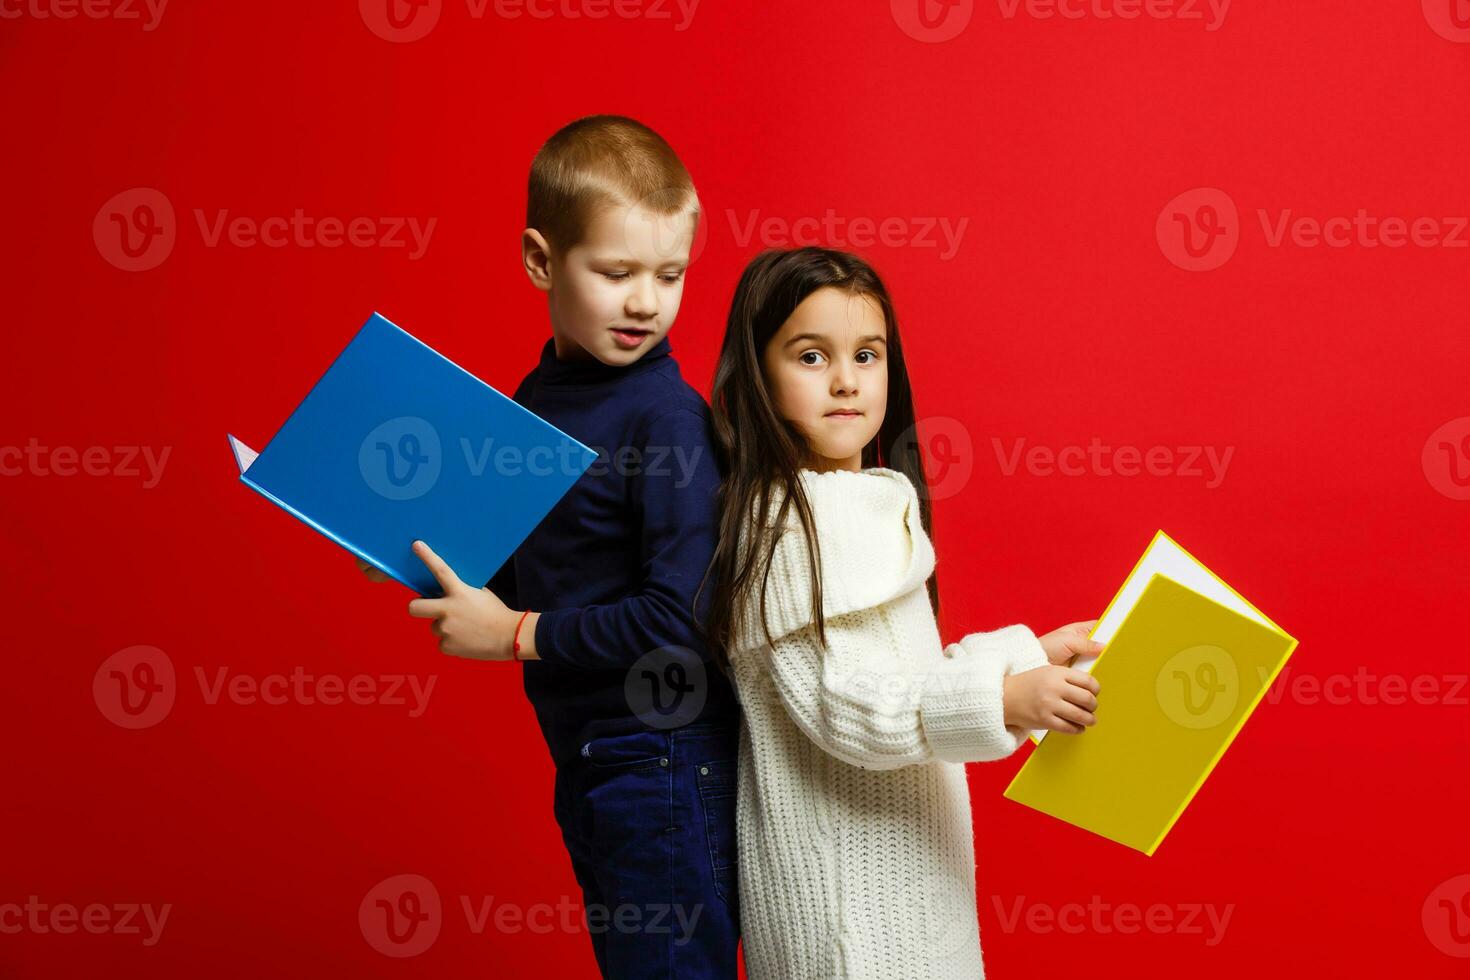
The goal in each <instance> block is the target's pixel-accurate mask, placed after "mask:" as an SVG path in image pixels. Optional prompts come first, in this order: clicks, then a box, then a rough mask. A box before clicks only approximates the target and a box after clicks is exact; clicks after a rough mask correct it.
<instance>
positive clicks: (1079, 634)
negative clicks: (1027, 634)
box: [1037, 619, 1103, 667]
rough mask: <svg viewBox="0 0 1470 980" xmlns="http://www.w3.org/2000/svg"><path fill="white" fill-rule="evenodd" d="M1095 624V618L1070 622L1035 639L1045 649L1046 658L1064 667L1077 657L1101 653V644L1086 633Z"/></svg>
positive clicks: (1089, 631) (1090, 630)
mask: <svg viewBox="0 0 1470 980" xmlns="http://www.w3.org/2000/svg"><path fill="white" fill-rule="evenodd" d="M1096 626H1097V620H1095V619H1093V620H1089V621H1088V622H1085V623H1071V624H1069V625H1067V626H1063V627H1062V628H1061V629H1054V630H1052V631H1051V632H1050V633H1048V634H1046V635H1045V636H1040V637H1037V639H1039V640H1040V641H1041V648H1042V649H1043V650H1045V651H1046V659H1047V660H1050V661H1051V662H1052V663H1053V664H1056V665H1057V666H1059V667H1065V666H1067V665H1069V664H1070V663H1071V662H1072V661H1073V660H1074V659H1076V658H1077V657H1095V656H1097V655H1098V654H1100V653H1102V651H1103V644H1101V643H1096V642H1094V641H1092V640H1089V639H1088V638H1087V634H1089V633H1091V632H1092V630H1093V628H1094V627H1096Z"/></svg>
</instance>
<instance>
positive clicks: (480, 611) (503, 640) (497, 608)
mask: <svg viewBox="0 0 1470 980" xmlns="http://www.w3.org/2000/svg"><path fill="white" fill-rule="evenodd" d="M413 553H414V554H416V555H418V556H419V559H420V560H421V561H423V563H424V564H425V565H426V566H428V569H429V571H430V572H431V573H432V574H433V576H434V578H435V579H436V580H437V581H438V583H439V585H440V587H441V588H443V590H444V597H443V598H441V599H425V598H422V597H420V598H418V599H414V600H413V601H412V602H410V603H409V604H408V614H409V615H410V616H415V617H418V618H420V619H432V620H433V621H434V622H433V623H431V624H430V629H431V630H433V632H434V635H435V636H437V637H438V638H439V649H440V651H442V652H443V653H447V654H449V655H450V656H454V657H468V658H470V659H472V660H511V659H514V655H513V653H512V644H513V640H514V637H515V628H516V623H517V622H518V621H519V620H520V614H519V613H517V612H515V611H513V610H511V609H510V608H508V607H507V606H506V604H505V603H503V602H501V601H500V597H499V596H497V595H496V594H495V593H494V592H491V591H490V590H489V589H484V588H481V589H477V588H475V587H474V586H471V585H466V584H465V583H464V582H463V581H462V580H461V579H460V577H459V576H458V575H456V574H454V569H452V568H450V567H449V565H448V564H447V563H446V562H445V561H444V559H442V558H440V557H439V556H438V555H436V554H434V551H433V549H432V548H430V547H429V546H428V544H427V543H426V542H423V541H415V542H414V543H413Z"/></svg>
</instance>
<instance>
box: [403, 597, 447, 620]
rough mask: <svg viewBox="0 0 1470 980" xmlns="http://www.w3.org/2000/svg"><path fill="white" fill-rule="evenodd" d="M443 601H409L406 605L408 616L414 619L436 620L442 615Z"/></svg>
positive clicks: (422, 599) (421, 599)
mask: <svg viewBox="0 0 1470 980" xmlns="http://www.w3.org/2000/svg"><path fill="white" fill-rule="evenodd" d="M444 605H445V603H444V600H443V599H425V598H422V597H420V598H418V599H411V600H409V603H408V614H409V615H410V616H412V617H414V618H415V619H438V618H439V617H440V616H442V615H444Z"/></svg>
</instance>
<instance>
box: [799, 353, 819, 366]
mask: <svg viewBox="0 0 1470 980" xmlns="http://www.w3.org/2000/svg"><path fill="white" fill-rule="evenodd" d="M821 356H822V355H821V354H820V353H818V352H817V351H814V350H809V351H804V352H803V353H802V355H801V357H800V358H798V360H800V361H801V363H803V364H815V363H817V362H816V361H808V360H807V358H808V357H821Z"/></svg>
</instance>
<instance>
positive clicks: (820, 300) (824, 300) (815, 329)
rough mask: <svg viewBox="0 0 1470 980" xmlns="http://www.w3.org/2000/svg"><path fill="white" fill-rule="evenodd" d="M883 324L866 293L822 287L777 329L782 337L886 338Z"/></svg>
mask: <svg viewBox="0 0 1470 980" xmlns="http://www.w3.org/2000/svg"><path fill="white" fill-rule="evenodd" d="M887 327H888V325H887V322H886V321H885V319H884V316H883V309H882V307H881V306H879V304H878V300H877V299H876V298H875V297H873V296H870V295H868V294H867V293H854V292H849V291H847V290H842V289H836V288H834V287H830V286H828V287H824V288H822V289H819V290H817V291H816V292H814V293H812V294H811V295H810V296H808V297H807V298H806V299H804V300H802V301H801V302H800V303H799V304H797V307H796V309H794V310H792V311H791V316H789V317H787V318H786V322H785V323H783V324H782V325H781V332H782V333H796V332H801V333H818V334H824V335H832V336H833V337H834V338H837V337H846V336H848V335H852V334H857V333H859V332H860V333H861V334H862V335H863V336H864V337H867V336H870V335H877V336H878V337H879V338H880V339H881V338H883V337H885V336H887V333H888V329H887Z"/></svg>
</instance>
